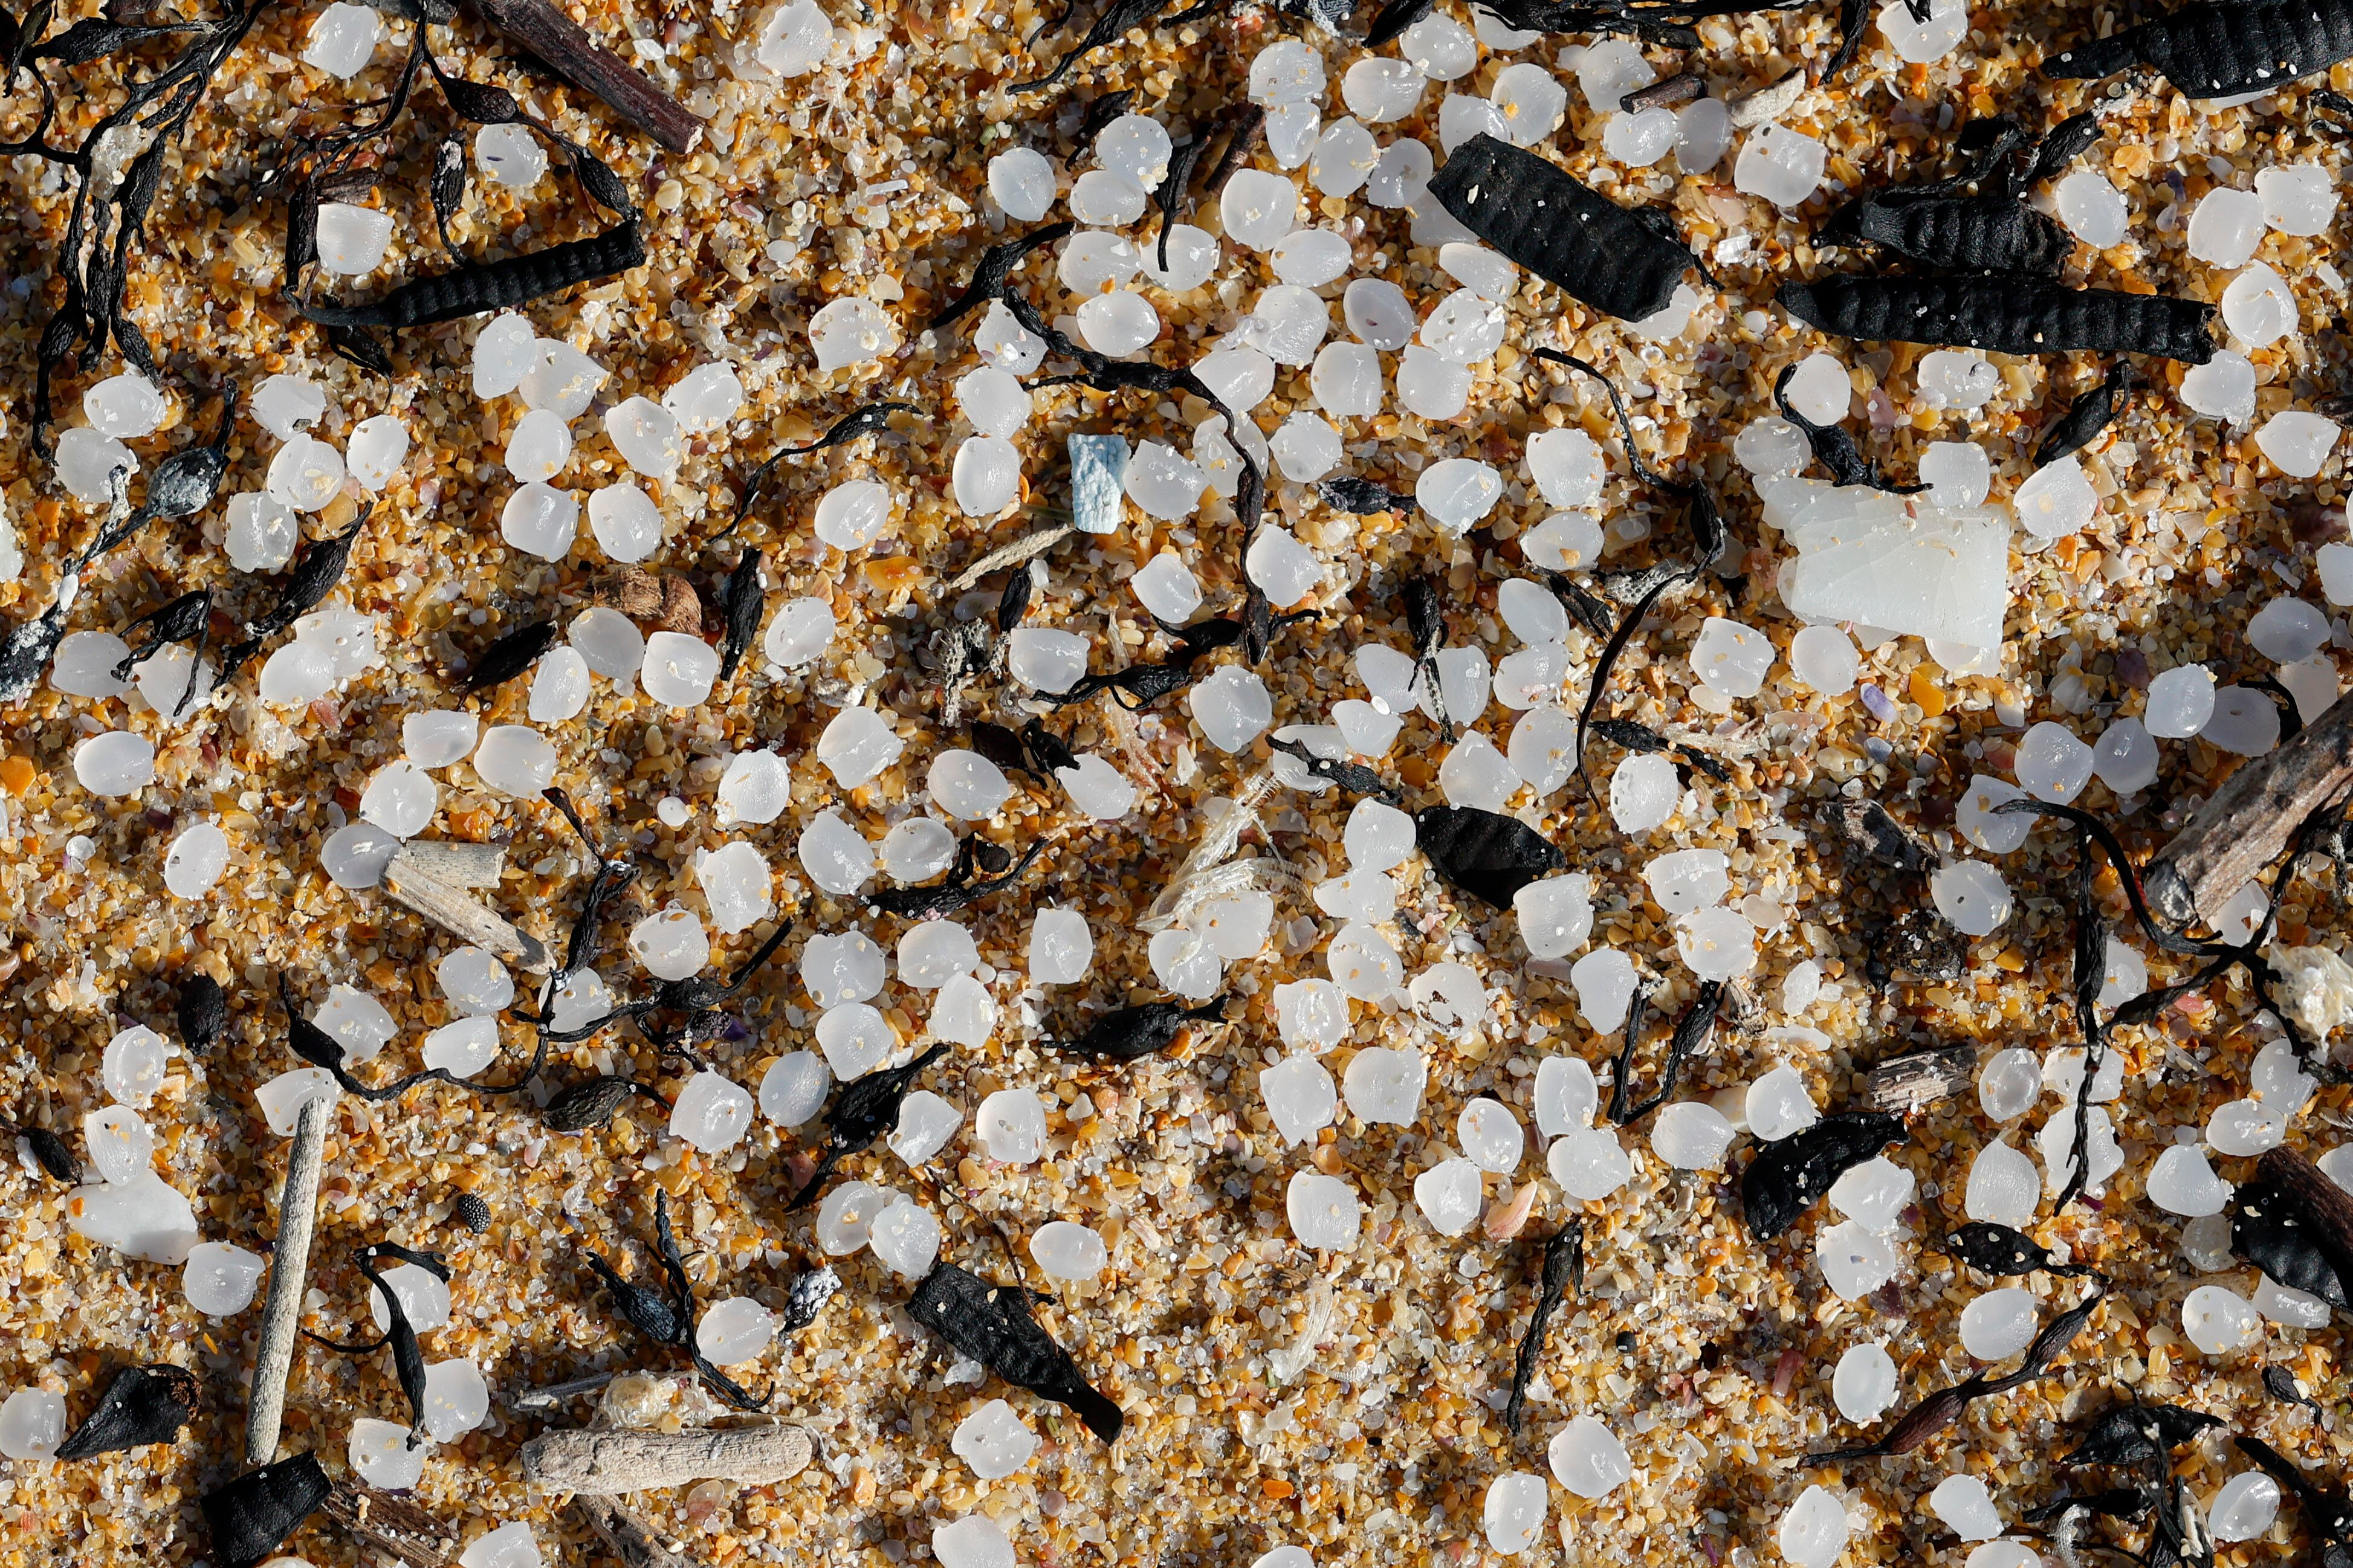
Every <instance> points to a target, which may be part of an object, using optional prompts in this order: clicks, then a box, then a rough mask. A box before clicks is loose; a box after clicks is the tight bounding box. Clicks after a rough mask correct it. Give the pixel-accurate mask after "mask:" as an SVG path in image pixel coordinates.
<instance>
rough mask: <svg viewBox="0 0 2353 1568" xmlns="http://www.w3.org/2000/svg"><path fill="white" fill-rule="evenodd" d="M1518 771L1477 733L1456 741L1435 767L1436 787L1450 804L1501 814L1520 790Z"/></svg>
mask: <svg viewBox="0 0 2353 1568" xmlns="http://www.w3.org/2000/svg"><path fill="white" fill-rule="evenodd" d="M1520 783H1521V780H1520V771H1519V770H1518V769H1517V768H1515V767H1514V766H1513V765H1512V763H1511V759H1510V758H1508V757H1506V756H1504V753H1503V752H1499V751H1497V750H1496V749H1495V743H1494V742H1493V741H1490V740H1489V739H1487V737H1486V736H1484V735H1482V734H1481V733H1480V732H1479V731H1475V730H1474V731H1472V732H1471V733H1469V734H1467V735H1465V736H1463V737H1462V738H1461V740H1460V741H1457V742H1455V743H1454V744H1453V746H1452V747H1451V748H1450V749H1449V750H1448V752H1447V753H1446V760H1445V761H1444V762H1442V763H1440V764H1439V767H1438V786H1439V788H1440V790H1442V791H1443V792H1445V795H1446V798H1447V801H1448V803H1449V804H1450V805H1460V806H1471V807H1474V808H1476V809H1478V810H1481V811H1501V810H1502V809H1503V808H1504V803H1505V802H1507V801H1508V800H1510V799H1511V798H1512V796H1513V795H1514V793H1516V792H1517V791H1518V789H1519V787H1520Z"/></svg>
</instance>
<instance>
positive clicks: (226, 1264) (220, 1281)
mask: <svg viewBox="0 0 2353 1568" xmlns="http://www.w3.org/2000/svg"><path fill="white" fill-rule="evenodd" d="M266 1267H267V1265H266V1264H265V1263H264V1261H263V1260H262V1258H261V1256H260V1254H259V1253H254V1252H248V1251H247V1250H246V1249H245V1248H244V1247H236V1246H232V1245H231V1244H230V1243H228V1242H226V1241H203V1242H198V1243H197V1244H196V1245H195V1247H190V1248H189V1249H188V1259H187V1262H186V1264H185V1266H184V1268H182V1270H181V1274H180V1289H181V1291H182V1293H183V1294H185V1296H186V1297H187V1299H188V1305H189V1306H191V1307H194V1308H195V1310H197V1311H199V1312H202V1313H204V1314H205V1315H206V1317H208V1318H226V1317H230V1316H233V1315H234V1314H236V1313H238V1312H242V1311H244V1310H246V1308H248V1307H249V1306H251V1305H252V1304H253V1298H254V1293H255V1290H256V1289H257V1288H258V1287H259V1285H260V1283H261V1275H262V1270H263V1269H264V1268H266Z"/></svg>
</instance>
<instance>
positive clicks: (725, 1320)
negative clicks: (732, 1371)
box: [694, 1296, 776, 1366]
mask: <svg viewBox="0 0 2353 1568" xmlns="http://www.w3.org/2000/svg"><path fill="white" fill-rule="evenodd" d="M775 1338H776V1314H775V1313H774V1312H771V1311H770V1310H768V1309H767V1308H765V1307H764V1306H762V1305H760V1303H759V1302H757V1301H754V1300H752V1299H751V1298H750V1297H749V1296H731V1297H729V1298H727V1299H726V1300H721V1301H713V1302H712V1303H711V1305H710V1306H708V1307H706V1308H704V1309H703V1312H702V1321H700V1322H698V1323H696V1324H695V1326H694V1346H695V1348H696V1349H697V1350H699V1351H701V1352H702V1353H703V1354H704V1355H706V1356H709V1357H710V1358H711V1360H712V1363H713V1364H715V1365H718V1366H740V1365H742V1364H743V1363H745V1362H747V1361H750V1360H751V1359H752V1358H753V1357H754V1356H756V1355H758V1354H759V1353H760V1352H762V1351H765V1350H766V1349H767V1348H768V1345H769V1342H771V1341H773V1340H774V1339H775Z"/></svg>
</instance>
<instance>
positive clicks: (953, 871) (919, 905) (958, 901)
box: [867, 838, 1047, 921]
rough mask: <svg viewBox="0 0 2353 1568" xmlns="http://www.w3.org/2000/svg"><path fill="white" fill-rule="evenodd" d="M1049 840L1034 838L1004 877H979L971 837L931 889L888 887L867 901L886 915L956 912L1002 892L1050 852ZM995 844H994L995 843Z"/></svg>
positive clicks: (932, 916) (921, 917)
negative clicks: (953, 862) (1041, 856)
mask: <svg viewBox="0 0 2353 1568" xmlns="http://www.w3.org/2000/svg"><path fill="white" fill-rule="evenodd" d="M1046 843H1047V841H1046V840H1045V839H1043V838H1032V839H1031V840H1030V841H1029V847H1027V848H1025V849H1023V850H1022V851H1021V858H1020V859H1018V860H1017V861H1015V862H1013V866H1012V868H1011V869H1010V870H1008V871H1007V872H1006V873H1005V874H1004V875H1003V876H1001V877H988V878H976V876H975V875H974V873H973V868H974V865H975V860H976V857H977V856H978V854H979V848H978V845H977V843H976V841H975V840H974V839H971V838H967V839H965V843H964V846H962V847H959V850H958V854H957V859H956V864H955V865H954V866H952V867H950V868H948V874H947V878H946V879H945V880H944V881H942V882H941V883H940V884H939V885H938V886H936V887H931V888H885V889H881V891H880V892H877V893H876V894H874V895H873V897H872V898H871V899H870V900H867V901H868V902H869V903H870V904H871V905H872V906H873V907H874V908H875V909H878V910H881V911H882V912H883V913H884V914H890V915H898V916H901V917H902V918H903V919H906V920H917V921H929V920H937V919H939V918H940V917H941V916H942V915H949V914H954V913H955V911H956V910H960V909H963V908H964V907H965V905H966V904H969V903H971V902H973V901H974V900H976V899H985V898H987V896H988V895H989V894H991V893H995V892H1000V891H1002V890H1003V889H1007V888H1009V887H1011V886H1012V885H1013V884H1014V883H1016V882H1018V881H1019V880H1020V879H1021V878H1022V875H1023V873H1025V872H1027V871H1028V870H1029V868H1030V866H1031V865H1032V864H1034V863H1035V862H1036V861H1037V859H1038V858H1039V856H1040V855H1043V854H1044V853H1045V852H1046ZM992 847H994V846H992Z"/></svg>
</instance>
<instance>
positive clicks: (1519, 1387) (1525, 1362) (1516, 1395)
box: [1504, 1220, 1585, 1433]
mask: <svg viewBox="0 0 2353 1568" xmlns="http://www.w3.org/2000/svg"><path fill="white" fill-rule="evenodd" d="M1583 1289H1585V1222H1584V1221H1583V1220H1571V1221H1569V1222H1568V1223H1567V1225H1565V1226H1561V1227H1560V1229H1558V1230H1557V1231H1555V1232H1554V1233H1553V1237H1552V1239H1551V1240H1550V1241H1547V1242H1546V1243H1545V1249H1544V1268H1543V1270H1542V1273H1541V1274H1540V1275H1539V1277H1538V1280H1537V1284H1536V1300H1535V1309H1534V1310H1532V1311H1531V1312H1530V1313H1529V1314H1528V1327H1527V1331H1526V1332H1525V1333H1524V1334H1522V1335H1521V1336H1520V1349H1519V1353H1518V1354H1517V1355H1516V1356H1514V1358H1513V1360H1512V1397H1511V1399H1510V1401H1509V1403H1507V1404H1505V1405H1504V1426H1506V1427H1508V1428H1510V1429H1511V1430H1512V1431H1513V1432H1514V1433H1516V1432H1518V1431H1519V1429H1520V1421H1521V1418H1522V1417H1523V1416H1524V1415H1525V1414H1526V1412H1527V1405H1528V1384H1531V1383H1533V1382H1534V1381H1535V1375H1536V1360H1537V1358H1538V1357H1539V1356H1541V1355H1543V1354H1544V1339H1545V1325H1546V1323H1547V1322H1549V1321H1551V1319H1552V1314H1553V1311H1554V1310H1555V1309H1556V1308H1557V1307H1558V1306H1559V1305H1560V1304H1561V1303H1562V1302H1563V1301H1565V1300H1567V1299H1568V1293H1569V1292H1570V1291H1571V1290H1583Z"/></svg>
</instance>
